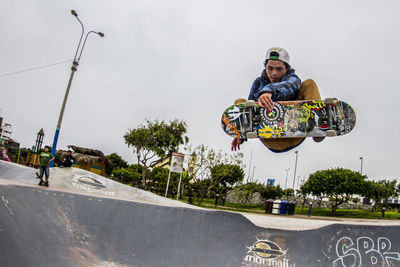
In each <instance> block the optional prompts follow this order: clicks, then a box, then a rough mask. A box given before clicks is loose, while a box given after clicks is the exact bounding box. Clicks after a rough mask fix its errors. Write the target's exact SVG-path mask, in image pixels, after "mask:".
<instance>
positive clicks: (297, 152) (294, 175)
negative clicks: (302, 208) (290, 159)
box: [293, 150, 299, 191]
mask: <svg viewBox="0 0 400 267" xmlns="http://www.w3.org/2000/svg"><path fill="white" fill-rule="evenodd" d="M294 153H295V154H296V163H295V164H294V174H293V190H294V191H295V188H294V186H295V182H296V171H297V157H298V156H299V151H298V150H296V151H295V152H294Z"/></svg>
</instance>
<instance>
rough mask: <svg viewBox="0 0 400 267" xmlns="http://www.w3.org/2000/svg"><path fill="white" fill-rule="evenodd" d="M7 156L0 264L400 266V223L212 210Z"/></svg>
mask: <svg viewBox="0 0 400 267" xmlns="http://www.w3.org/2000/svg"><path fill="white" fill-rule="evenodd" d="M36 171H37V170H35V169H33V168H28V167H25V166H21V165H17V164H14V163H8V162H4V161H0V198H1V199H0V266H110V267H120V266H283V267H286V266H287V267H289V266H293V267H294V266H354V267H355V266H357V267H358V266H400V236H399V234H398V233H399V230H400V222H399V221H389V220H368V221H366V220H356V219H353V220H339V219H337V220H326V219H320V218H318V219H315V218H314V219H309V218H299V217H293V216H285V215H279V216H278V215H260V214H250V213H236V212H225V211H216V210H207V209H203V208H199V207H196V206H192V205H188V204H185V203H182V202H179V201H175V200H171V199H167V198H164V197H161V196H158V195H155V194H153V193H151V192H147V191H143V190H140V189H136V188H133V187H129V186H126V185H122V184H119V183H116V182H115V181H112V180H110V179H107V178H105V177H102V176H99V175H96V174H93V173H90V172H87V171H85V170H81V169H77V168H51V169H50V186H49V187H40V186H38V185H37V183H38V180H37V179H36V178H35V177H36V175H35V172H36Z"/></svg>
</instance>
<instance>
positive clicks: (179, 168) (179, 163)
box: [165, 152, 185, 199]
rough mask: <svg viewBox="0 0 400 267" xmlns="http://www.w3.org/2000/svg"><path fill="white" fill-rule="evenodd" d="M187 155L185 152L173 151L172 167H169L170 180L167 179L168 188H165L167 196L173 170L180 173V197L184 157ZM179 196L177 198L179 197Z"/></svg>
mask: <svg viewBox="0 0 400 267" xmlns="http://www.w3.org/2000/svg"><path fill="white" fill-rule="evenodd" d="M184 157H185V154H181V153H177V152H172V158H171V167H170V168H169V174H168V181H167V188H166V189H165V197H167V196H168V187H169V181H170V179H171V172H177V173H180V177H179V186H178V197H179V189H180V186H181V180H182V172H183V158H184ZM178 197H177V199H178Z"/></svg>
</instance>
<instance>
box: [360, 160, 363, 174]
mask: <svg viewBox="0 0 400 267" xmlns="http://www.w3.org/2000/svg"><path fill="white" fill-rule="evenodd" d="M360 160H361V169H360V173H361V174H362V171H363V161H364V158H363V157H360Z"/></svg>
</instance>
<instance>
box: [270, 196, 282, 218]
mask: <svg viewBox="0 0 400 267" xmlns="http://www.w3.org/2000/svg"><path fill="white" fill-rule="evenodd" d="M280 208H281V201H280V200H275V201H274V205H273V206H272V214H278V215H279V212H280Z"/></svg>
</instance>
